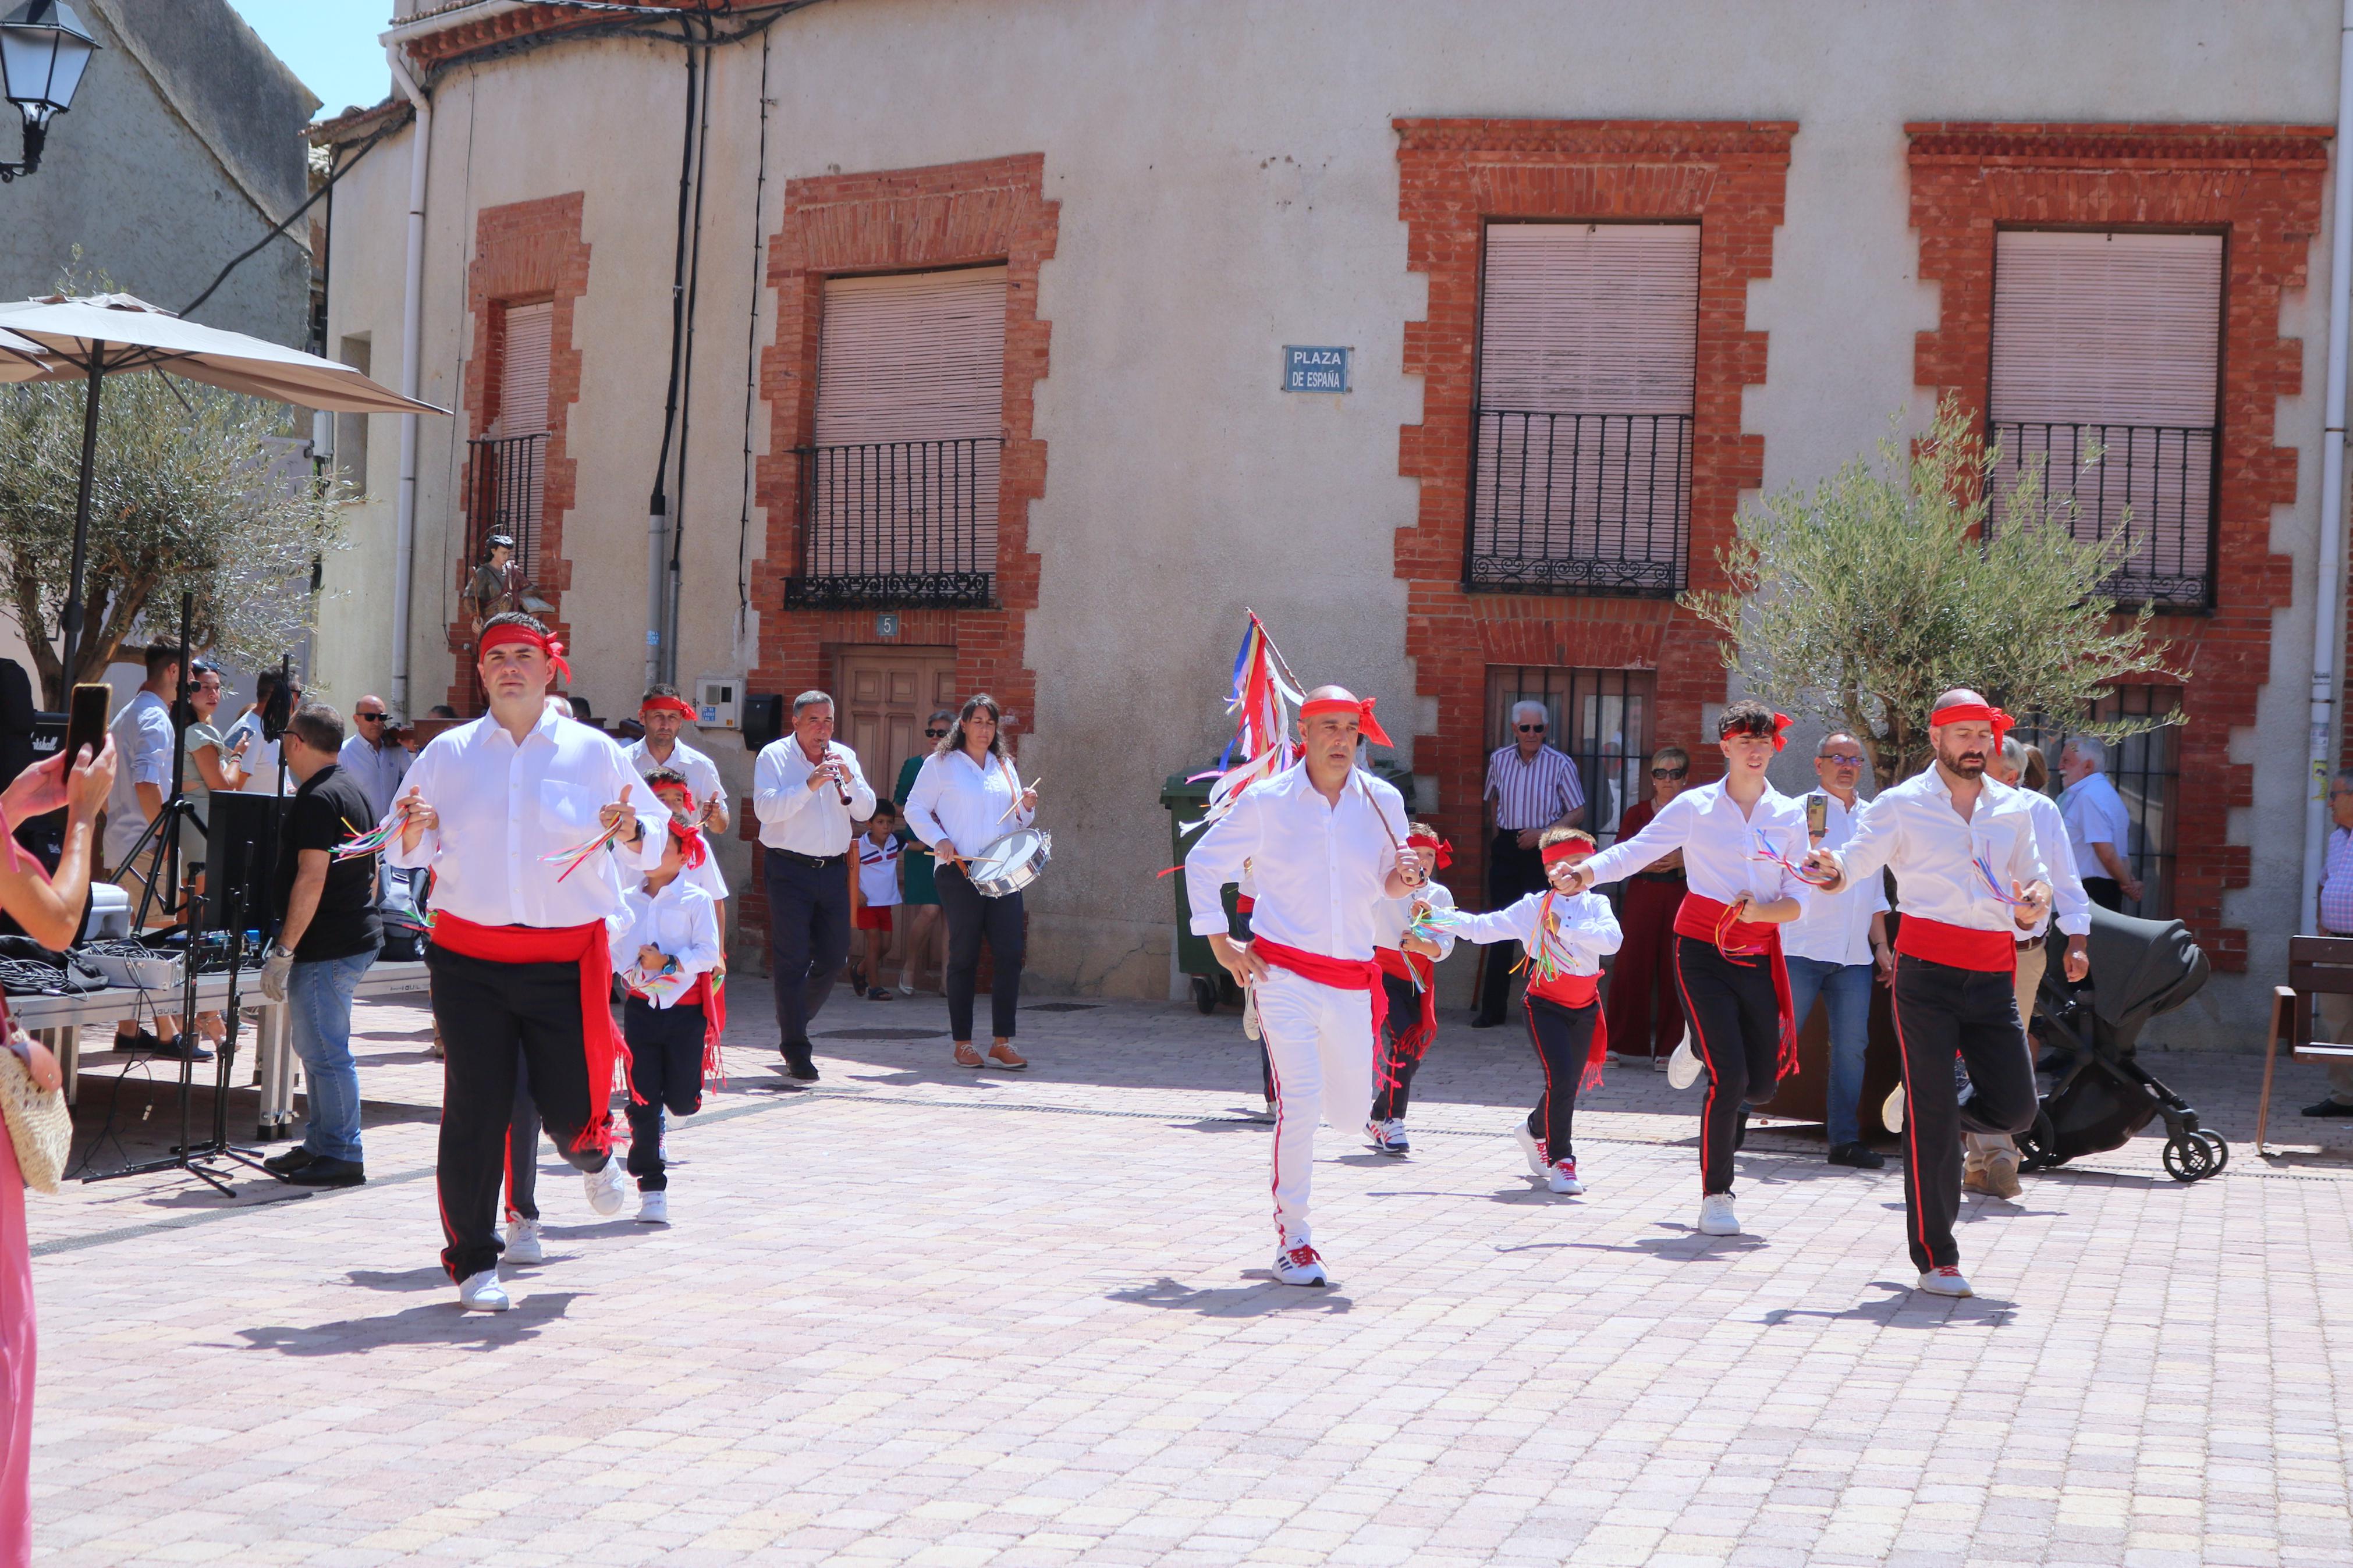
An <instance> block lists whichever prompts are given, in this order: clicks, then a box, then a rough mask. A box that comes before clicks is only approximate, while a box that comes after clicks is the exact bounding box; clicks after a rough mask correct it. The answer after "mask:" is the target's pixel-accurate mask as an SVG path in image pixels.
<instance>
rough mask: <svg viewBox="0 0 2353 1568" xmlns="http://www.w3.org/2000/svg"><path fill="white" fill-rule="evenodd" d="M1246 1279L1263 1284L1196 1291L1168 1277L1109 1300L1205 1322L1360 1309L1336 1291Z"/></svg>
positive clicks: (1258, 1272)
mask: <svg viewBox="0 0 2353 1568" xmlns="http://www.w3.org/2000/svg"><path fill="white" fill-rule="evenodd" d="M1244 1277H1245V1278H1252V1277H1256V1278H1258V1279H1260V1281H1261V1282H1260V1283H1258V1284H1254V1285H1242V1286H1236V1287H1232V1288H1229V1289H1223V1290H1196V1289H1193V1288H1192V1287H1191V1286H1189V1285H1179V1284H1178V1283H1176V1280H1174V1279H1169V1278H1168V1277H1167V1276H1166V1275H1165V1274H1164V1275H1162V1276H1161V1277H1160V1278H1159V1279H1157V1280H1155V1281H1154V1282H1153V1283H1152V1284H1149V1285H1138V1286H1134V1287H1133V1288H1131V1289H1125V1290H1113V1292H1111V1295H1110V1297H1109V1300H1113V1301H1124V1302H1126V1303H1128V1304H1129V1305H1130V1306H1135V1307H1164V1308H1170V1309H1173V1310H1177V1311H1185V1312H1198V1313H1199V1314H1200V1315H1201V1316H1202V1317H1205V1318H1256V1317H1263V1316H1265V1315H1266V1314H1267V1313H1269V1312H1295V1311H1310V1312H1346V1311H1352V1310H1355V1307H1356V1303H1355V1302H1353V1301H1351V1300H1349V1299H1348V1298H1347V1297H1345V1296H1343V1295H1341V1294H1340V1293H1339V1292H1338V1291H1336V1290H1334V1289H1322V1290H1317V1289H1302V1288H1300V1287H1298V1286H1294V1285H1284V1284H1281V1283H1279V1282H1278V1281H1277V1280H1276V1279H1274V1277H1273V1276H1272V1275H1271V1274H1268V1273H1267V1272H1266V1270H1264V1269H1252V1270H1250V1272H1249V1274H1247V1275H1245V1276H1244Z"/></svg>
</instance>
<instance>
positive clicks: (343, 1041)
mask: <svg viewBox="0 0 2353 1568" xmlns="http://www.w3.org/2000/svg"><path fill="white" fill-rule="evenodd" d="M342 750H343V718H342V716H341V715H339V714H338V713H336V711H335V710H333V709H332V708H329V707H327V706H326V705H324V704H323V703H313V704H311V706H309V707H306V708H304V709H302V710H301V711H300V712H298V713H296V714H295V715H294V717H293V719H292V720H291V721H290V722H289V723H288V724H287V727H286V739H285V745H284V754H285V758H286V770H287V772H289V773H291V774H293V775H294V777H295V778H296V779H298V780H299V781H301V787H300V788H299V789H297V790H296V791H295V792H294V798H293V799H292V800H290V801H289V802H288V803H287V806H286V811H285V815H284V816H282V817H281V818H280V825H279V832H278V865H277V878H276V886H275V887H274V888H272V889H271V897H272V901H273V902H274V904H275V906H276V910H277V915H278V940H277V941H276V942H272V943H271V944H270V948H269V959H268V961H267V962H266V963H264V964H263V966H262V972H261V990H262V994H264V995H266V996H268V997H269V999H270V1000H271V1001H273V1002H284V1003H287V1004H288V1005H289V1008H290V1013H291V1016H292V1024H293V1027H292V1030H291V1033H292V1036H293V1041H294V1054H295V1055H296V1056H298V1057H300V1058H302V1065H303V1067H304V1068H306V1069H307V1072H308V1077H309V1080H310V1094H309V1099H310V1121H309V1124H308V1125H307V1126H306V1127H305V1128H304V1130H303V1134H302V1142H301V1145H300V1146H299V1147H297V1148H293V1149H290V1150H288V1151H287V1152H285V1153H283V1154H280V1155H278V1156H276V1157H275V1158H272V1159H269V1160H265V1161H263V1162H262V1163H263V1165H264V1166H265V1167H266V1168H268V1169H269V1171H270V1172H271V1173H274V1174H276V1175H278V1176H280V1177H281V1178H283V1179H284V1180H286V1181H290V1182H293V1183H296V1184H300V1185H302V1186H307V1187H355V1186H358V1185H359V1184H361V1183H362V1182H364V1181H366V1180H367V1170H366V1166H365V1165H364V1163H363V1162H362V1159H361V1155H360V1075H359V1069H358V1068H356V1067H355V1066H353V1062H352V993H353V991H354V990H355V989H356V988H357V987H358V985H359V983H360V976H361V975H363V974H364V973H367V968H368V965H369V964H371V963H375V954H376V949H377V948H379V947H381V946H382V945H383V944H384V927H383V923H382V921H380V920H379V919H378V917H377V915H376V903H375V890H376V857H375V856H373V855H361V856H354V857H353V858H350V859H347V860H338V859H336V858H335V856H334V852H335V849H336V847H338V846H339V845H342V844H344V843H346V842H348V841H349V840H351V839H353V838H356V837H359V836H360V835H361V834H363V833H365V832H367V831H368V830H369V829H370V828H371V827H374V826H375V813H374V812H373V811H372V810H371V809H370V808H369V805H368V797H367V791H366V790H364V788H362V787H361V785H360V782H359V780H358V779H356V778H354V777H353V776H352V775H351V774H350V773H346V772H344V771H343V769H342V768H341V767H338V766H337V765H336V763H335V758H336V754H337V753H338V752H341V751H342Z"/></svg>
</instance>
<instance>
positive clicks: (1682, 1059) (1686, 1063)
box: [1667, 1029, 1699, 1089]
mask: <svg viewBox="0 0 2353 1568" xmlns="http://www.w3.org/2000/svg"><path fill="white" fill-rule="evenodd" d="M1698 1081H1699V1053H1698V1052H1697V1051H1694V1050H1693V1049H1692V1037H1691V1031H1690V1030H1689V1029H1685V1030H1684V1031H1683V1044H1681V1045H1679V1046H1677V1047H1675V1054H1674V1055H1673V1056H1672V1057H1669V1058H1667V1087H1668V1088H1669V1089H1689V1088H1690V1087H1691V1086H1692V1085H1694V1084H1695V1083H1697V1082H1698Z"/></svg>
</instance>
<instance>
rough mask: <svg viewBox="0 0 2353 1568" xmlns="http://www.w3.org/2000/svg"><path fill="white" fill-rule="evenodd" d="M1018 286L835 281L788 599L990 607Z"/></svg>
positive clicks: (942, 279)
mask: <svg viewBox="0 0 2353 1568" xmlns="http://www.w3.org/2000/svg"><path fill="white" fill-rule="evenodd" d="M1006 278H1007V272H1006V268H1002V267H978V268H960V269H957V270H955V271H944V272H919V273H904V274H899V275H894V276H891V277H881V278H836V279H828V281H827V283H826V286H825V305H824V311H825V313H824V319H823V322H822V325H821V327H820V329H819V334H818V390H817V419H816V427H815V432H814V433H815V436H816V441H815V444H814V445H813V446H811V447H808V448H807V449H805V450H804V451H803V452H802V453H801V460H802V483H801V496H802V506H803V509H804V510H803V515H802V538H803V559H802V574H801V576H800V577H799V578H797V579H796V580H795V581H794V582H793V583H790V584H787V585H786V597H787V602H788V603H797V604H801V605H815V604H846V603H855V604H881V603H885V602H889V603H899V604H934V605H986V604H987V603H989V602H990V599H991V595H992V584H993V582H994V574H995V572H996V568H997V479H998V473H999V468H1000V459H1001V458H1002V455H1003V451H1004V446H1005V439H1004V434H1005V432H1004V385H1005V294H1006Z"/></svg>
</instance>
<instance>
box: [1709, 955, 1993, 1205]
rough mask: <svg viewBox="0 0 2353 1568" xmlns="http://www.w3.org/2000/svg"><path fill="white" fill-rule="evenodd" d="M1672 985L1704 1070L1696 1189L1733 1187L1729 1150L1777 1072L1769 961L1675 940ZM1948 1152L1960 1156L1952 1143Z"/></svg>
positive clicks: (1777, 1024) (1776, 1014) (1777, 1021)
mask: <svg viewBox="0 0 2353 1568" xmlns="http://www.w3.org/2000/svg"><path fill="white" fill-rule="evenodd" d="M1675 984H1676V986H1677V988H1678V989H1679V990H1680V991H1681V992H1682V993H1683V1016H1685V1017H1687V1018H1689V1019H1690V1020H1691V1037H1692V1048H1693V1049H1694V1051H1696V1052H1697V1053H1698V1054H1699V1059H1700V1061H1701V1063H1702V1065H1704V1067H1705V1068H1707V1103H1706V1105H1705V1107H1704V1108H1703V1109H1702V1110H1701V1111H1700V1129H1699V1182H1700V1186H1699V1190H1700V1192H1701V1193H1702V1194H1704V1195H1705V1194H1715V1193H1728V1192H1730V1191H1731V1190H1732V1152H1733V1150H1734V1149H1735V1148H1736V1146H1737V1145H1738V1143H1739V1142H1740V1124H1741V1121H1743V1119H1745V1118H1746V1116H1747V1114H1748V1106H1750V1105H1752V1104H1756V1103H1757V1102H1759V1101H1762V1100H1770V1099H1772V1098H1773V1086H1774V1084H1775V1083H1776V1082H1777V1081H1778V1079H1779V1077H1780V1060H1781V1011H1780V1006H1779V1004H1778V1002H1776V1001H1775V999H1774V996H1773V971H1772V968H1771V967H1770V963H1769V961H1768V960H1767V959H1764V958H1752V959H1749V960H1748V961H1747V962H1746V963H1741V962H1739V961H1737V960H1735V959H1730V958H1726V957H1725V955H1724V952H1723V951H1722V950H1721V949H1720V948H1718V947H1717V946H1716V945H1715V943H1714V942H1706V941H1703V940H1702V939H1700V938H1698V937H1692V936H1678V937H1677V938H1675ZM1954 1147H1955V1153H1954V1155H1953V1158H1954V1159H1955V1160H1956V1161H1957V1160H1958V1159H1959V1158H1960V1154H1959V1152H1958V1149H1959V1145H1958V1144H1956V1145H1955V1146H1954Z"/></svg>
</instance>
